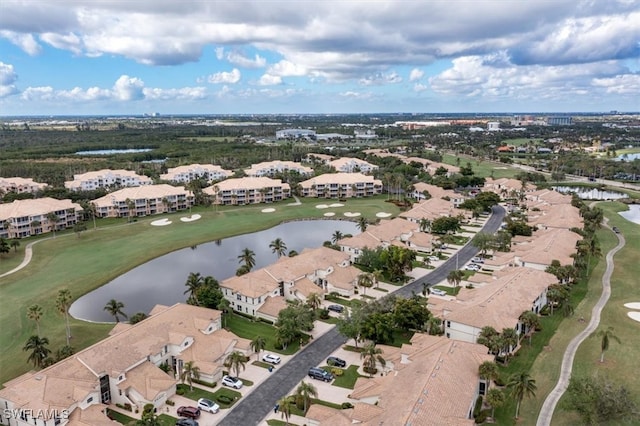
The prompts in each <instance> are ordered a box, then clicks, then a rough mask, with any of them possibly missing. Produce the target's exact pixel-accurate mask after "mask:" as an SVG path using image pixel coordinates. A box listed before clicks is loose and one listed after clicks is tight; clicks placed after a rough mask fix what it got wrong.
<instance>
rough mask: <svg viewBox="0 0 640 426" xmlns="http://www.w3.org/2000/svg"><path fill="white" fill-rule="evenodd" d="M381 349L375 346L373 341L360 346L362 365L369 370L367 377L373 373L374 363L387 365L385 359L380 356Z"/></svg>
mask: <svg viewBox="0 0 640 426" xmlns="http://www.w3.org/2000/svg"><path fill="white" fill-rule="evenodd" d="M382 353H383V350H382V349H380V348H376V344H375V343H369V344H367V345H365V346H364V348H362V352H360V359H363V360H364V361H363V362H362V366H363V367H364V368H366V369H367V371H368V372H369V377H371V376H372V375H373V371H374V370H375V369H376V365H377V364H378V363H379V364H380V365H382V367H384V366H385V365H387V361H386V360H385V359H384V358H383V357H382Z"/></svg>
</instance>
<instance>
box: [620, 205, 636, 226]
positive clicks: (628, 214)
mask: <svg viewBox="0 0 640 426" xmlns="http://www.w3.org/2000/svg"><path fill="white" fill-rule="evenodd" d="M628 207H629V210H627V211H624V212H620V213H619V214H620V216H622V217H624V218H625V219H627V220H628V221H630V222H633V223H637V224H638V225H640V204H630V205H629V206H628Z"/></svg>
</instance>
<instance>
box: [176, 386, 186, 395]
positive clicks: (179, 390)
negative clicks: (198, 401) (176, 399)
mask: <svg viewBox="0 0 640 426" xmlns="http://www.w3.org/2000/svg"><path fill="white" fill-rule="evenodd" d="M176 395H184V389H182V388H178V389H176Z"/></svg>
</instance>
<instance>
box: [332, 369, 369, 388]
mask: <svg viewBox="0 0 640 426" xmlns="http://www.w3.org/2000/svg"><path fill="white" fill-rule="evenodd" d="M333 368H335V367H333ZM342 371H343V374H342V376H337V377H336V379H335V380H334V381H333V386H338V387H341V388H347V389H353V388H354V387H355V385H356V380H358V377H365V376H361V375H360V374H359V373H358V366H357V365H350V366H348V367H347V368H343V369H342Z"/></svg>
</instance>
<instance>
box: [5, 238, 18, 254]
mask: <svg viewBox="0 0 640 426" xmlns="http://www.w3.org/2000/svg"><path fill="white" fill-rule="evenodd" d="M11 247H13V251H14V252H15V253H17V252H18V247H20V240H19V239H17V238H12V239H11V240H7V239H6V238H0V254H3V253H9V252H10V251H11Z"/></svg>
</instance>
